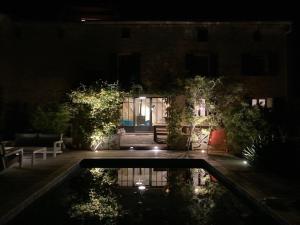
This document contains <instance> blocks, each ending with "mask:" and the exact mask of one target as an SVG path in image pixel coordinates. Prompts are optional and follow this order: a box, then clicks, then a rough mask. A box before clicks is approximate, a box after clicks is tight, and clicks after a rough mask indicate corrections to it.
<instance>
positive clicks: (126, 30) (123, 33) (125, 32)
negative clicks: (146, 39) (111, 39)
mask: <svg viewBox="0 0 300 225" xmlns="http://www.w3.org/2000/svg"><path fill="white" fill-rule="evenodd" d="M130 35H131V32H130V28H122V31H121V37H122V38H130Z"/></svg>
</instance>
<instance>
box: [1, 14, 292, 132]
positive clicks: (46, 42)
mask: <svg viewBox="0 0 300 225" xmlns="http://www.w3.org/2000/svg"><path fill="white" fill-rule="evenodd" d="M287 26H289V24H288V23H283V22H274V23H255V22H249V23H247V22H241V23H239V22H234V23H229V22H227V23H226V22H224V23H222V22H213V23H209V22H203V23H201V22H102V23H101V22H100V23H94V24H92V23H29V22H27V23H16V22H12V21H11V20H9V18H5V17H1V18H0V49H1V51H0V76H1V83H0V90H1V93H0V94H1V102H2V103H3V104H2V105H3V106H2V111H8V110H9V108H10V105H12V104H17V105H19V106H18V107H15V108H16V109H17V108H18V110H17V111H18V112H16V113H15V114H16V115H21V114H20V112H22V111H25V110H27V111H28V109H29V108H31V106H35V105H37V104H44V103H47V102H51V101H55V102H57V101H63V100H65V99H66V98H67V97H66V93H67V92H68V91H70V90H71V89H73V88H76V87H78V85H79V83H85V84H89V83H92V82H93V81H95V80H98V79H103V80H109V81H115V80H117V79H119V80H121V81H123V83H126V85H125V86H127V87H128V86H130V85H131V82H140V83H142V84H143V85H144V86H145V87H146V89H147V87H148V91H151V90H154V89H162V88H164V86H166V85H167V83H170V82H172V81H174V80H175V79H176V77H181V78H183V77H186V76H190V75H191V74H189V73H190V70H189V67H188V66H187V61H186V58H187V55H200V56H205V57H206V56H207V57H209V64H210V65H209V68H213V69H212V70H214V75H222V76H230V77H233V78H234V79H236V80H239V81H241V82H243V83H244V84H245V85H246V86H247V87H248V88H249V90H250V91H251V94H252V95H253V97H286V96H287V74H286V73H287V68H286V66H287V64H286V60H287V59H286V27H287ZM124 29H125V33H124ZM257 30H259V32H260V35H261V36H260V37H259V38H257V37H255V38H254V37H253V34H254V33H255V32H257ZM126 32H127V33H126ZM128 32H129V35H128ZM203 35H204V36H203ZM205 35H206V36H205ZM244 53H250V54H259V55H269V54H270V53H272V54H274V55H275V56H276V58H277V62H278V63H277V64H278V68H277V69H276V74H275V73H273V72H274V71H273V72H271V70H270V72H269V73H267V74H256V75H255V76H243V75H241V55H243V54H244ZM122 55H132V56H134V57H135V59H134V60H128V62H129V64H130V62H133V63H132V64H133V65H129V66H128V67H126V66H125V67H124V65H123V64H124V63H123V64H122V63H121V62H122V61H121V60H120V56H122ZM212 56H213V57H212ZM200 58H201V57H200ZM212 59H213V60H212ZM123 61H124V60H123ZM125 62H126V60H125ZM213 64H214V65H213ZM212 65H213V66H212ZM122 66H123V67H122ZM131 67H132V68H131ZM122 68H126V71H127V73H130V72H131V71H132V73H134V75H133V78H130V79H127V76H128V75H126V74H127V73H125V72H124V70H125V69H122ZM197 68H198V70H197V72H199V71H200V72H201V68H202V67H197ZM203 71H205V70H203ZM200 72H199V73H200ZM192 75H195V74H192ZM198 75H206V74H198ZM207 75H211V74H207ZM136 78H137V79H136ZM4 114H5V113H2V115H4ZM0 115H1V114H0ZM4 120H5V119H4ZM5 122H6V123H9V122H8V120H6V121H5ZM19 123H20V124H26V122H24V123H23V122H19ZM24 126H25V125H24ZM20 129H21V128H20Z"/></svg>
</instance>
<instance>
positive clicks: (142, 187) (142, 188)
mask: <svg viewBox="0 0 300 225" xmlns="http://www.w3.org/2000/svg"><path fill="white" fill-rule="evenodd" d="M138 189H139V190H141V191H143V190H145V189H146V187H145V186H144V185H141V186H139V187H138Z"/></svg>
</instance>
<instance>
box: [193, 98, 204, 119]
mask: <svg viewBox="0 0 300 225" xmlns="http://www.w3.org/2000/svg"><path fill="white" fill-rule="evenodd" d="M195 115H197V116H206V115H207V114H206V105H205V99H200V100H199V102H197V104H196V106H195Z"/></svg>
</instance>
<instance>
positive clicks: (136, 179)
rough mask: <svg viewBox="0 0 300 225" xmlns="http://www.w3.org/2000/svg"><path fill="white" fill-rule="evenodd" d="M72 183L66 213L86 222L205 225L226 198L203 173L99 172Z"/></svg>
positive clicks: (160, 170)
mask: <svg viewBox="0 0 300 225" xmlns="http://www.w3.org/2000/svg"><path fill="white" fill-rule="evenodd" d="M79 183H80V185H79ZM73 184H74V185H73V186H74V187H76V188H75V189H74V193H73V195H72V197H71V199H70V202H71V207H70V210H69V215H70V217H71V218H73V219H74V220H75V221H76V220H77V222H78V221H81V223H83V222H84V224H94V223H97V222H98V223H99V222H100V223H101V224H150V223H151V224H152V223H154V222H155V223H160V224H209V223H210V221H211V215H213V210H212V209H214V208H216V201H217V200H218V196H221V195H223V194H224V189H223V188H221V187H220V186H219V185H218V182H217V181H216V180H215V179H214V178H213V177H212V176H210V175H209V174H208V173H207V172H206V171H205V170H203V169H183V168H180V169H167V168H118V169H99V168H97V169H89V170H86V171H85V172H84V173H83V174H82V175H81V177H80V178H79V179H77V182H73Z"/></svg>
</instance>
